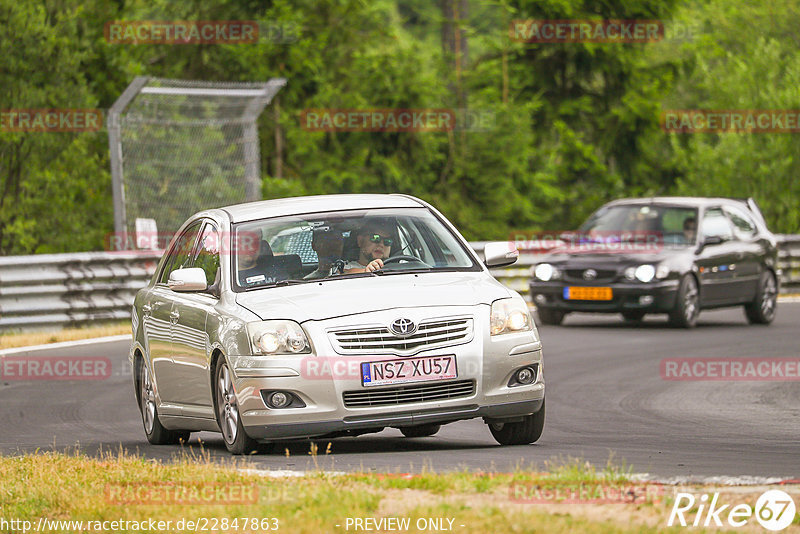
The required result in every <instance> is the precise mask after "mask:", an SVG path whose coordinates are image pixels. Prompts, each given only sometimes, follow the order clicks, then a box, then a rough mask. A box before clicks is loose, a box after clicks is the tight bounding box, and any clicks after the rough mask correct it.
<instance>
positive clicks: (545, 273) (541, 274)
mask: <svg viewBox="0 0 800 534" xmlns="http://www.w3.org/2000/svg"><path fill="white" fill-rule="evenodd" d="M533 276H535V277H536V279H537V280H541V281H542V282H549V281H550V280H558V279H559V278H561V271H560V270H559V269H558V267H555V266H553V265H551V264H549V263H540V264H538V265H537V266H536V267H534V269H533Z"/></svg>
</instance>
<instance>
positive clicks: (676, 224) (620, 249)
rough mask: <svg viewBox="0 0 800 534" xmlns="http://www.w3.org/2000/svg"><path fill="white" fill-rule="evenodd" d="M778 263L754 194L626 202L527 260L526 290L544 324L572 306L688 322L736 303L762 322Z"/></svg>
mask: <svg viewBox="0 0 800 534" xmlns="http://www.w3.org/2000/svg"><path fill="white" fill-rule="evenodd" d="M698 222H699V225H698ZM698 230H699V231H698ZM777 265H778V249H777V244H776V240H775V236H774V235H773V234H772V233H770V231H769V230H768V229H767V226H766V223H765V221H764V217H763V216H762V214H761V211H760V210H759V209H758V206H757V205H756V203H755V202H754V201H753V200H752V199H746V200H741V199H729V198H695V197H662V198H658V197H657V198H648V199H625V200H617V201H614V202H609V203H608V204H605V205H604V206H603V207H601V208H600V209H599V210H597V211H596V212H595V213H594V214H593V215H592V216H591V217H589V219H588V220H587V221H586V222H585V223H584V224H583V225H582V226H581V227H580V229H579V230H578V231H577V232H574V233H567V234H562V235H561V236H560V241H559V246H558V247H557V248H555V249H553V250H552V251H551V252H550V253H548V254H547V255H546V256H545V257H544V258H542V259H541V260H539V261H538V262H537V264H536V265H535V266H534V269H533V273H534V275H533V279H532V280H531V282H530V291H531V298H532V299H533V302H534V304H535V305H536V307H537V309H538V313H539V318H540V320H541V322H542V323H544V324H559V323H561V321H562V320H563V319H564V316H565V315H566V314H567V313H570V312H591V313H598V312H600V313H621V314H622V315H623V317H624V318H625V319H626V320H628V321H640V320H641V319H642V318H643V317H644V316H645V314H647V313H666V314H669V320H670V323H672V324H673V325H675V326H681V327H686V328H691V327H693V326H694V325H695V323H696V322H697V316H698V314H699V312H700V310H701V309H711V308H722V307H726V306H742V305H743V306H744V310H745V314H746V316H747V319H748V321H749V322H750V323H761V324H768V323H770V322H772V320H773V319H774V318H775V309H776V299H777V294H778V283H779V282H778V280H779V278H778V274H779V271H778V267H777Z"/></svg>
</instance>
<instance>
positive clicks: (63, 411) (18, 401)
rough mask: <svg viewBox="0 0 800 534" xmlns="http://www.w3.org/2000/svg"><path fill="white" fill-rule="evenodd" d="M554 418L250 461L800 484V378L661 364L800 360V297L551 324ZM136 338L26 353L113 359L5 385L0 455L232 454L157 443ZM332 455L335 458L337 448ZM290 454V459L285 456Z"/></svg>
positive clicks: (545, 333) (200, 444)
mask: <svg viewBox="0 0 800 534" xmlns="http://www.w3.org/2000/svg"><path fill="white" fill-rule="evenodd" d="M540 334H541V337H542V341H543V344H544V350H545V378H546V381H547V420H546V424H545V429H544V433H543V435H542V438H541V439H540V441H539V442H538V443H536V444H534V445H526V446H515V447H501V446H499V445H497V444H496V442H495V441H494V439H493V438H492V436H491V434H490V433H489V430H488V428H487V427H486V425H485V424H483V422H482V421H481V420H480V419H475V420H470V421H462V422H457V423H453V424H450V425H446V426H444V427H442V430H441V431H440V432H439V433H438V434H437V435H435V436H433V437H428V438H415V439H410V438H405V437H403V436H402V435H401V434H400V432H399V431H398V430H396V429H387V430H385V431H383V432H381V433H379V434H369V435H364V436H359V437H346V438H337V439H333V440H324V441H320V442H318V446H319V454H318V455H317V456H316V457H312V456H311V455H310V454H309V448H310V443H309V441H294V442H285V443H278V444H275V445H273V446H272V447H270V448H269V449H267V450H266V451H265V452H263V453H261V454H258V455H254V456H250V457H248V458H247V459H246V460H245V462H246V463H248V464H250V467H252V468H257V469H269V470H297V471H303V470H309V469H314V468H320V469H325V470H334V471H350V470H363V471H377V472H418V471H420V470H421V469H423V468H427V469H433V470H435V471H446V470H460V469H469V470H482V471H500V472H507V471H513V470H514V469H516V468H533V469H541V468H546V467H547V466H548V465H551V464H552V463H556V464H557V463H562V462H565V461H568V460H569V459H570V458H580V459H582V460H586V461H589V462H591V463H592V464H595V465H597V466H598V467H603V466H605V465H606V463H607V462H608V461H609V459H610V458H611V459H612V462H613V463H615V464H618V465H619V464H622V463H623V462H624V463H625V464H626V465H628V466H631V467H632V469H633V471H634V472H637V473H649V474H650V475H651V476H656V477H709V476H760V477H780V478H800V443H798V438H800V382H798V381H796V380H795V381H729V382H712V381H691V382H690V381H667V380H663V379H662V378H661V374H660V367H659V363H660V361H661V360H662V359H663V358H673V357H699V358H726V357H764V358H787V357H794V358H798V357H800V303H788V302H782V303H780V304H779V307H778V315H777V319H776V320H775V322H774V323H773V324H772V325H771V326H768V327H764V326H749V325H747V323H746V321H745V319H744V314H743V312H742V310H741V309H739V308H736V309H731V310H723V311H712V312H703V313H702V314H701V316H700V320H699V324H698V327H697V328H696V329H694V330H689V331H687V330H679V329H672V328H669V327H667V325H666V322H665V318H664V317H660V316H654V317H653V318H652V319H651V318H648V319H647V320H646V321H645V322H644V323H643V324H641V325H639V326H636V327H634V326H631V325H626V324H624V323H623V322H622V319H621V317H620V316H618V315H608V316H603V315H574V316H569V317H567V319H566V321H565V323H564V325H563V326H558V327H553V326H545V327H542V328H541V329H540ZM127 347H128V343H127V342H112V343H97V344H92V345H86V346H81V347H71V348H62V349H51V350H47V351H39V352H37V353H28V355H31V356H66V357H80V356H106V357H108V358H110V359H111V361H112V364H113V365H112V367H113V372H112V376H111V377H110V378H108V379H106V380H102V381H82V382H78V381H34V382H17V381H8V382H5V381H3V382H0V453H2V454H7V455H8V454H19V453H22V452H33V451H36V450H39V451H47V450H53V448H55V449H58V450H64V449H67V450H73V449H75V447H76V446H77V447H79V448H80V450H82V451H84V452H85V453H87V454H92V455H94V454H98V453H99V452H101V451H118V450H119V449H120V448H122V449H125V450H127V451H129V452H131V453H138V454H141V455H143V456H146V457H149V458H158V459H162V460H169V459H172V458H175V457H179V456H181V455H183V454H190V455H191V454H208V455H210V456H211V457H212V458H214V459H220V460H228V459H230V456H229V455H228V453H227V451H226V450H225V446H224V444H223V442H222V439H221V437H220V435H219V434H214V433H200V434H193V435H192V438H191V440H190V443H189V444H188V446H186V447H183V448H181V447H179V446H159V447H156V446H152V445H150V444H148V443H147V441H146V439H145V436H144V432H143V430H142V424H141V419H140V415H139V412H138V409H137V407H136V404H135V401H134V398H133V388H132V385H131V376H130V370H129V368H128V364H127V360H126V354H127ZM329 441H330V443H331V453H330V454H328V455H325V454H324V450H325V448H326V447H327V443H328V442H329ZM287 449H288V451H289V454H288V456H287V453H286V450H287Z"/></svg>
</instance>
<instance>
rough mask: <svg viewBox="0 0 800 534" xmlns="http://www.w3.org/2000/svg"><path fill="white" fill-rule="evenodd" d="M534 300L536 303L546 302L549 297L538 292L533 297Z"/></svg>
mask: <svg viewBox="0 0 800 534" xmlns="http://www.w3.org/2000/svg"><path fill="white" fill-rule="evenodd" d="M533 300H534V302H536V304H544V303H545V302H547V297H545V296H544V295H542V294H538V295H535V296H534V297H533Z"/></svg>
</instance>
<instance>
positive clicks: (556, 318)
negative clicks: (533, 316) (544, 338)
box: [536, 308, 567, 325]
mask: <svg viewBox="0 0 800 534" xmlns="http://www.w3.org/2000/svg"><path fill="white" fill-rule="evenodd" d="M536 311H537V313H538V314H539V320H540V321H541V322H542V324H554V325H558V324H561V321H563V320H564V316H565V315H567V314H566V313H565V312H563V311H561V310H546V309H542V308H537V310H536Z"/></svg>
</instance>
